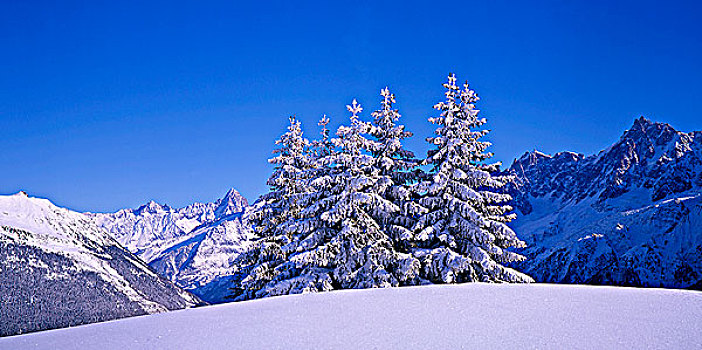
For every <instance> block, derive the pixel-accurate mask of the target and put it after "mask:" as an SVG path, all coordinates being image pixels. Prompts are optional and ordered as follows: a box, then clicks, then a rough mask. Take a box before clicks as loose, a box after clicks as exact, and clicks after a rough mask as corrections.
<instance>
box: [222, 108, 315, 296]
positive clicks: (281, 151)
mask: <svg viewBox="0 0 702 350" xmlns="http://www.w3.org/2000/svg"><path fill="white" fill-rule="evenodd" d="M275 143H276V145H279V148H277V149H275V150H274V151H273V154H274V155H275V156H274V157H273V158H271V159H269V160H268V162H269V163H271V164H274V165H275V166H274V169H273V174H272V175H271V176H270V178H269V179H268V182H267V184H268V186H269V192H268V193H266V194H264V195H262V196H261V197H260V198H259V200H258V201H257V202H256V203H255V204H254V206H253V210H252V211H251V212H250V213H249V214H248V217H247V218H248V220H249V222H250V223H251V224H252V225H253V227H254V228H255V234H256V236H257V241H256V242H255V244H253V245H252V247H251V248H250V249H249V250H248V251H247V252H245V253H243V254H241V255H240V256H239V257H238V261H237V265H238V266H240V267H241V269H240V273H243V274H249V275H251V276H255V277H256V278H248V279H246V280H245V281H242V283H241V287H242V288H241V289H238V290H235V291H234V292H235V296H239V295H240V294H243V295H242V296H241V298H244V299H248V298H251V297H253V296H252V295H251V291H255V290H257V289H259V288H261V287H262V286H264V285H265V284H266V283H268V282H269V281H270V280H271V279H273V278H274V276H275V268H276V267H277V266H278V265H280V264H281V263H283V262H284V261H285V258H286V257H285V255H284V254H283V252H282V247H283V246H284V245H286V244H288V243H289V242H290V241H291V240H292V239H293V237H291V235H287V234H285V233H284V232H282V226H283V225H284V223H286V222H289V221H295V220H298V219H299V218H300V215H301V211H302V207H301V203H300V202H299V199H300V194H302V193H305V192H306V186H307V183H308V182H309V180H308V179H307V178H306V176H307V175H308V174H309V170H310V169H311V167H312V166H313V165H312V162H311V158H310V154H309V146H310V144H309V141H308V140H307V139H306V138H305V137H304V136H303V133H302V128H301V126H300V122H299V121H297V120H296V118H295V117H294V116H291V117H290V125H289V126H288V131H287V132H285V133H284V134H283V135H282V136H281V138H280V139H278V140H276V142H275Z"/></svg>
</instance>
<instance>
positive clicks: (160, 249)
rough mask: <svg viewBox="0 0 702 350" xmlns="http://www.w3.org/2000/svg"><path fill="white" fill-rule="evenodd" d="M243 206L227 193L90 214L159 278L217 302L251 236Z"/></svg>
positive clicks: (226, 291) (237, 196) (237, 197)
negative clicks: (182, 203) (205, 200)
mask: <svg viewBox="0 0 702 350" xmlns="http://www.w3.org/2000/svg"><path fill="white" fill-rule="evenodd" d="M247 207H248V203H247V201H246V199H245V198H244V197H242V196H241V195H240V194H239V192H237V191H236V190H234V189H231V190H229V192H227V194H226V195H225V196H224V197H223V198H221V199H219V200H217V201H215V202H212V203H195V204H191V205H189V206H187V207H185V208H180V209H174V208H171V207H169V206H167V205H161V204H157V203H155V202H149V203H147V204H146V205H143V206H141V207H139V208H138V209H123V210H120V211H118V212H117V213H112V214H90V215H91V216H92V217H93V219H94V220H95V222H96V224H97V225H99V226H101V227H104V228H105V229H107V230H108V231H109V232H110V233H111V234H112V235H113V236H114V237H115V239H117V240H118V241H119V242H120V243H122V244H123V245H124V246H125V247H127V249H129V250H130V251H132V252H133V253H134V254H136V255H137V256H139V257H140V258H142V259H143V260H144V261H146V262H147V263H148V264H149V265H150V266H151V267H153V268H154V269H155V270H156V271H157V272H158V273H160V274H161V275H162V276H164V277H166V278H168V279H169V280H171V281H173V282H175V283H176V284H177V285H179V286H180V287H183V288H185V289H187V290H188V291H190V292H192V293H194V294H196V295H198V296H199V297H200V298H202V299H203V300H205V301H208V302H215V303H216V302H221V301H224V297H225V296H226V295H228V294H229V288H230V287H231V283H229V282H231V281H232V279H234V278H235V273H236V271H237V269H236V266H235V265H234V259H235V258H236V256H238V254H239V253H240V252H241V251H243V249H245V247H246V245H247V244H248V242H249V240H250V238H251V234H252V231H251V228H250V226H249V225H248V224H247V223H246V220H245V219H244V212H245V210H246V208H247Z"/></svg>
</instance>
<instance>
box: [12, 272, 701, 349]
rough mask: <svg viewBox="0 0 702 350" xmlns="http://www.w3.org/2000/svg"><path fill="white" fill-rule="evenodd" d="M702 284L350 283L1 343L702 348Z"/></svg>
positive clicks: (205, 346)
mask: <svg viewBox="0 0 702 350" xmlns="http://www.w3.org/2000/svg"><path fill="white" fill-rule="evenodd" d="M700 315H702V293H700V292H693V291H681V290H662V289H634V288H622V287H592V286H572V285H541V284H527V285H524V284H482V283H469V284H462V285H433V286H421V287H403V288H386V289H367V290H347V291H338V292H330V293H318V294H302V295H291V296H282V297H274V298H267V299H261V300H254V301H248V302H241V303H230V304H224V305H216V306H209V307H202V308H196V309H188V310H183V311H175V312H169V313H166V314H158V315H150V316H145V317H134V318H130V319H125V320H119V321H112V322H106V323H101V324H93V325H87V326H81V327H75V328H70V329H61V330H53V331H46V332H40V333H34V334H29V335H22V336H15V337H9V338H2V339H0V349H16V350H23V349H49V348H51V349H63V350H67V349H101V350H109V349H116V350H117V349H119V350H122V349H220V348H221V349H448V348H466V349H471V348H499V349H516V348H529V349H536V348H538V349H563V348H568V349H571V348H572V349H603V348H622V349H643V348H652V349H670V348H687V349H693V348H700V347H702V333H700V329H702V317H700Z"/></svg>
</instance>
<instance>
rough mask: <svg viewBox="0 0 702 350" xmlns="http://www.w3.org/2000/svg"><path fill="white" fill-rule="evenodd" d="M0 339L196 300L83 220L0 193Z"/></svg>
mask: <svg viewBox="0 0 702 350" xmlns="http://www.w3.org/2000/svg"><path fill="white" fill-rule="evenodd" d="M0 301H1V302H0V320H2V323H0V336H2V335H9V334H17V333H23V332H30V331H36V330H42V329H49V328H57V327H67V326H73V325H78V324H83V323H89V322H99V321H104V320H111V319H115V318H119V317H127V316H134V315H143V314H147V313H149V314H150V313H157V312H163V311H168V310H172V309H180V308H184V307H190V306H194V305H196V304H199V303H201V302H200V301H199V300H198V299H197V298H196V297H195V296H193V295H191V294H189V293H187V292H185V291H183V290H182V289H180V288H178V287H176V286H175V285H173V284H172V283H171V282H169V281H167V280H165V279H163V278H161V277H160V276H158V275H157V274H156V273H155V272H153V271H152V270H151V269H150V268H149V267H148V266H147V265H146V264H145V263H144V262H142V261H141V260H139V259H138V258H137V257H135V256H134V255H132V254H131V253H130V252H128V251H127V250H126V249H124V248H123V247H121V246H120V245H119V243H117V241H115V240H114V239H113V238H112V237H110V235H109V234H107V232H106V231H104V230H103V229H101V228H99V227H98V226H96V225H95V224H94V223H93V221H92V220H91V219H90V218H89V217H88V216H86V215H84V214H81V213H77V212H73V211H70V210H68V209H65V208H59V207H57V206H55V205H53V204H52V203H51V202H50V201H48V200H46V199H41V198H30V197H28V196H27V194H25V193H24V192H20V193H17V194H15V195H11V196H0Z"/></svg>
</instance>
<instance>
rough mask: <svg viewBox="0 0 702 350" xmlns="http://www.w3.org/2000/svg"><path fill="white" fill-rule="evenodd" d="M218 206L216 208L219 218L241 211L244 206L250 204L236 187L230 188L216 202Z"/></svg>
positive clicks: (216, 214)
mask: <svg viewBox="0 0 702 350" xmlns="http://www.w3.org/2000/svg"><path fill="white" fill-rule="evenodd" d="M216 204H217V208H216V209H215V216H216V217H218V218H221V217H224V216H227V215H231V214H234V213H240V212H242V211H243V210H244V208H246V207H248V206H249V203H248V201H247V200H246V198H244V197H243V196H242V195H241V194H240V193H239V191H237V190H235V189H233V188H232V189H229V191H227V194H225V195H224V197H222V198H221V199H219V200H217V202H216Z"/></svg>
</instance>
